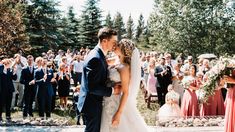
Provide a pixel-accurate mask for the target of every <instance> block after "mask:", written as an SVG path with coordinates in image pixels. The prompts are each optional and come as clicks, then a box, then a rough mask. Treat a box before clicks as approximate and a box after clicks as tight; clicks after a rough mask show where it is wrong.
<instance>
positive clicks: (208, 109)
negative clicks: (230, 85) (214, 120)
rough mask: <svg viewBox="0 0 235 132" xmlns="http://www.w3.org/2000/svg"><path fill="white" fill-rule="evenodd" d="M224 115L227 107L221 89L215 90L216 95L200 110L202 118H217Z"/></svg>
mask: <svg viewBox="0 0 235 132" xmlns="http://www.w3.org/2000/svg"><path fill="white" fill-rule="evenodd" d="M224 114H225V106H224V99H223V97H222V93H221V89H219V90H215V94H214V95H213V96H211V97H209V98H208V100H207V102H206V103H203V104H202V106H201V108H200V116H215V115H224Z"/></svg>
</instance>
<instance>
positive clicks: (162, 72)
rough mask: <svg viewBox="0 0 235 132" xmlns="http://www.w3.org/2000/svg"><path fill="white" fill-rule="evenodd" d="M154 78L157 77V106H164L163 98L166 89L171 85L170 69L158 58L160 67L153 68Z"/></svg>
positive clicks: (163, 59)
mask: <svg viewBox="0 0 235 132" xmlns="http://www.w3.org/2000/svg"><path fill="white" fill-rule="evenodd" d="M154 76H155V77H157V80H158V84H157V86H156V87H157V95H158V102H159V105H160V106H162V105H163V104H165V96H166V94H167V87H168V85H169V84H171V83H172V80H171V79H172V73H171V68H170V67H169V66H167V65H165V58H164V57H161V58H160V65H159V66H157V67H156V68H155V72H154Z"/></svg>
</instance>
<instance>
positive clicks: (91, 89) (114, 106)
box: [78, 27, 147, 132]
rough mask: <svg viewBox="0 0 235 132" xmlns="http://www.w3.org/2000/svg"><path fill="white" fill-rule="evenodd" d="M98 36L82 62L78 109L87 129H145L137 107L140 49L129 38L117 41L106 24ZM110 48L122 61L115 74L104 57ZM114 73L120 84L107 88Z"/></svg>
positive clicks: (107, 131)
mask: <svg viewBox="0 0 235 132" xmlns="http://www.w3.org/2000/svg"><path fill="white" fill-rule="evenodd" d="M98 39H99V42H98V44H97V46H96V47H95V48H94V49H93V50H91V51H90V53H89V54H88V55H87V57H86V58H85V60H84V65H83V75H82V82H81V90H80V94H79V101H78V110H79V111H80V112H83V113H84V116H85V117H86V128H85V132H113V131H115V132H116V131H117V132H123V131H124V132H131V131H133V132H143V131H144V132H146V131H147V125H146V124H145V122H144V120H143V118H142V117H141V115H140V114H139V111H138V110H137V108H136V96H137V93H138V89H139V84H140V79H141V65H140V54H139V51H138V49H137V48H136V47H135V45H134V43H133V42H132V41H131V40H128V39H122V40H121V41H120V42H119V43H118V42H117V41H118V40H117V32H116V31H115V30H113V29H110V28H107V27H104V28H101V29H100V30H99V32H98ZM109 51H113V52H114V53H115V54H116V55H117V56H118V58H119V60H118V61H119V62H120V63H119V64H117V65H116V66H115V69H116V72H112V74H111V72H109V70H110V69H108V64H107V62H106V58H105V56H106V55H107V53H108V52H109ZM112 76H113V77H114V76H115V78H116V79H115V81H116V82H117V83H114V84H115V85H114V86H112V87H108V86H107V81H108V78H112ZM117 78H118V79H117ZM113 81H114V80H113Z"/></svg>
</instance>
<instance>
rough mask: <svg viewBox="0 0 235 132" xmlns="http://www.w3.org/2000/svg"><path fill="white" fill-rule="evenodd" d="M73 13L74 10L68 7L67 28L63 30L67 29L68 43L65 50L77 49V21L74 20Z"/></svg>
mask: <svg viewBox="0 0 235 132" xmlns="http://www.w3.org/2000/svg"><path fill="white" fill-rule="evenodd" d="M75 15H76V14H75V13H74V9H73V7H72V6H71V7H69V12H68V14H67V20H68V22H67V27H64V28H68V31H67V38H68V39H69V40H70V42H69V43H67V44H68V45H67V46H68V47H67V48H72V47H73V48H74V47H77V48H78V47H79V46H80V45H79V40H78V36H79V29H78V28H79V21H78V20H77V19H76V18H75Z"/></svg>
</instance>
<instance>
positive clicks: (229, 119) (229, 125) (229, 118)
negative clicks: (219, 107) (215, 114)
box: [224, 86, 235, 132]
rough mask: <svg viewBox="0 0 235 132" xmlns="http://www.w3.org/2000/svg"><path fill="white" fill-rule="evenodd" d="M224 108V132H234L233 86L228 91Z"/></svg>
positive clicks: (234, 104) (234, 103) (234, 90)
mask: <svg viewBox="0 0 235 132" xmlns="http://www.w3.org/2000/svg"><path fill="white" fill-rule="evenodd" d="M225 106H226V112H225V124H224V127H225V132H235V127H234V125H235V86H233V87H232V88H229V89H228V91H227V95H226V100H225Z"/></svg>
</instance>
